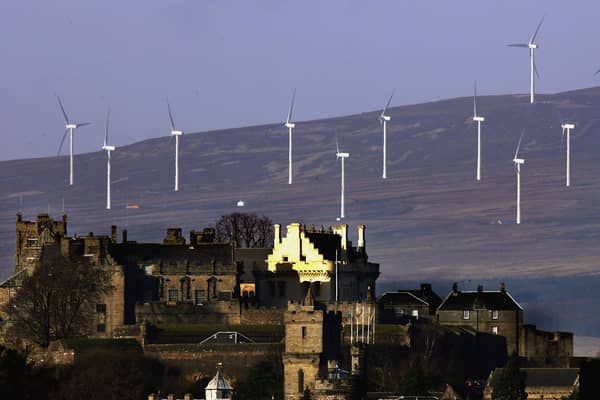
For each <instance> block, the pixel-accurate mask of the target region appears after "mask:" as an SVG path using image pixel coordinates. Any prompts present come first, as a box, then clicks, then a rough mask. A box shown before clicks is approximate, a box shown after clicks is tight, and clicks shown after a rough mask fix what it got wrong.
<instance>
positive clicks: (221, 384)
mask: <svg viewBox="0 0 600 400" xmlns="http://www.w3.org/2000/svg"><path fill="white" fill-rule="evenodd" d="M206 390H233V387H232V386H231V384H230V383H229V381H228V380H227V379H225V378H224V377H223V375H221V370H218V371H217V374H216V375H215V377H214V378H212V380H211V381H210V382H208V385H206Z"/></svg>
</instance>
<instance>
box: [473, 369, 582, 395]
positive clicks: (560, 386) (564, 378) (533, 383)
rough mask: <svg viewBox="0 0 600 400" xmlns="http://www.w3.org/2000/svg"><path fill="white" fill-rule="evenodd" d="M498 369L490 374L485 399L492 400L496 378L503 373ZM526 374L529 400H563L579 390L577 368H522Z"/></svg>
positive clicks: (526, 388)
mask: <svg viewBox="0 0 600 400" xmlns="http://www.w3.org/2000/svg"><path fill="white" fill-rule="evenodd" d="M502 370H503V369H502V368H497V369H495V370H493V371H492V372H491V373H490V376H489V377H488V379H487V384H486V387H485V391H484V397H483V398H484V399H485V400H491V399H492V396H493V393H494V390H493V382H494V376H497V375H498V374H500V373H502ZM521 371H522V372H524V373H525V392H527V400H562V399H564V398H566V397H568V396H570V395H571V393H573V391H574V390H578V389H579V370H578V369H577V368H521Z"/></svg>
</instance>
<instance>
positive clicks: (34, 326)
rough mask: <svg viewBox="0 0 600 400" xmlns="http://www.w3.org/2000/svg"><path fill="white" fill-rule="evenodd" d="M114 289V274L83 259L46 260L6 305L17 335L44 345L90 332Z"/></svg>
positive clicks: (58, 258)
mask: <svg viewBox="0 0 600 400" xmlns="http://www.w3.org/2000/svg"><path fill="white" fill-rule="evenodd" d="M111 289H112V287H111V285H110V275H109V273H108V271H106V270H103V269H102V268H99V267H95V266H92V265H90V264H89V263H87V262H84V261H83V260H74V259H70V258H66V257H62V256H55V257H50V258H46V259H43V260H42V261H41V262H40V263H38V265H37V267H36V268H35V270H34V272H33V273H32V274H31V275H30V276H27V277H26V278H25V279H24V280H23V284H22V286H21V288H20V289H19V290H18V291H17V293H16V295H15V296H14V297H13V298H11V299H10V301H9V302H8V304H7V305H6V306H5V311H6V312H7V313H8V315H9V320H10V322H11V324H12V327H11V330H12V331H13V334H14V335H19V337H22V338H24V339H28V340H30V341H32V342H34V343H36V344H38V345H40V346H42V347H46V346H48V345H49V344H50V342H51V341H53V340H57V339H64V338H69V337H75V336H82V335H85V334H87V333H88V331H89V329H90V327H91V324H92V320H93V317H94V316H95V312H96V304H98V303H101V302H102V298H103V296H104V295H105V294H107V293H109V292H110V290H111Z"/></svg>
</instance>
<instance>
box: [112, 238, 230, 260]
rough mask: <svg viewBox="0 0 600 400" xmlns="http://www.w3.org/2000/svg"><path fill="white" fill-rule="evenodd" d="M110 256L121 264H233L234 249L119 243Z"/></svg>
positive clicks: (216, 245)
mask: <svg viewBox="0 0 600 400" xmlns="http://www.w3.org/2000/svg"><path fill="white" fill-rule="evenodd" d="M110 255H111V256H112V257H113V258H114V259H115V260H117V262H119V263H121V264H128V263H139V262H144V263H159V262H163V263H178V262H184V261H187V262H189V263H190V264H192V265H194V264H195V265H211V264H212V263H213V262H214V263H216V264H221V265H232V264H233V248H232V246H231V245H230V244H229V243H207V244H203V243H200V244H196V245H194V246H190V245H189V244H186V245H163V244H159V243H118V244H111V245H110Z"/></svg>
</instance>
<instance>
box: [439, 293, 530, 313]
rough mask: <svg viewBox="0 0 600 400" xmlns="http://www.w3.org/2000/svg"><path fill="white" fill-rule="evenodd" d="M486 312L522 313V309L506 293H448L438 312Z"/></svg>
mask: <svg viewBox="0 0 600 400" xmlns="http://www.w3.org/2000/svg"><path fill="white" fill-rule="evenodd" d="M475 308H479V309H487V310H509V311H518V310H520V311H523V308H522V307H521V305H519V303H517V301H516V300H515V299H514V298H513V297H512V296H511V295H510V293H508V291H495V292H486V291H481V292H480V291H474V292H460V291H459V292H450V294H448V296H446V298H445V299H444V301H443V302H442V304H440V306H439V308H438V310H472V309H475Z"/></svg>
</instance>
